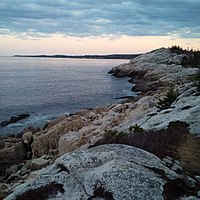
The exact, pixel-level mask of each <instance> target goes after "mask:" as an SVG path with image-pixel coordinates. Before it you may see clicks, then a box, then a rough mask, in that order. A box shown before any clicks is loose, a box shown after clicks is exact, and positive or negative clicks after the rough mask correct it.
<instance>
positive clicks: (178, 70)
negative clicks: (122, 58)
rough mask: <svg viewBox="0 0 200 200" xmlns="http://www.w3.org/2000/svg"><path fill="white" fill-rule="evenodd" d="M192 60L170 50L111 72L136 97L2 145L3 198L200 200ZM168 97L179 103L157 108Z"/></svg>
mask: <svg viewBox="0 0 200 200" xmlns="http://www.w3.org/2000/svg"><path fill="white" fill-rule="evenodd" d="M187 59H189V56H188V54H186V53H179V54H177V53H174V52H172V51H171V50H170V49H168V48H161V49H157V50H154V51H152V52H149V53H146V54H143V55H140V56H138V57H136V58H134V59H132V60H130V62H129V63H128V64H122V65H119V66H116V67H114V68H113V69H112V70H111V71H110V72H109V73H110V74H112V75H114V76H116V77H124V76H128V77H130V80H129V81H130V82H131V83H133V84H134V85H133V90H134V91H137V92H138V96H137V97H134V98H132V99H129V100H128V101H126V102H123V103H120V104H113V105H110V106H105V107H97V108H94V109H90V110H82V111H79V112H76V113H73V114H71V115H67V116H61V117H59V118H56V119H54V120H52V121H51V122H49V123H47V124H46V125H45V127H44V129H43V130H40V131H38V132H36V133H35V132H34V133H33V132H32V131H31V130H28V131H27V132H25V133H24V135H23V136H22V138H9V137H8V138H4V139H1V143H0V160H1V166H2V168H1V173H2V181H1V182H2V183H1V185H0V188H1V190H2V194H3V196H6V195H8V194H9V193H11V194H10V195H9V196H8V197H7V199H29V198H30V196H31V194H32V193H35V194H38V195H39V196H40V195H41V193H43V192H44V191H49V190H50V189H51V190H52V191H53V193H49V194H47V196H43V197H41V199H48V198H49V199H50V198H54V199H62V198H63V197H64V196H65V197H66V195H67V197H68V198H69V199H96V198H100V199H134V198H136V199H176V198H182V199H187V198H193V199H195V198H196V199H198V198H199V197H198V196H200V192H199V191H200V187H199V186H200V168H199V166H200V156H199V155H200V154H199V153H200V152H199V149H200V148H199V147H200V140H199V136H200V98H199V92H198V88H197V86H196V85H195V84H194V81H193V79H192V77H194V75H195V74H196V73H197V72H198V69H197V68H194V66H190V65H187V66H185V65H184V64H183V63H184V62H185V60H187ZM168 91H171V92H173V91H175V92H176V98H174V99H173V101H172V102H171V103H170V104H169V105H168V106H167V107H163V108H160V107H159V106H158V103H159V102H160V101H161V100H162V99H164V98H165V97H166V93H167V92H168ZM109 143H117V144H113V145H110V144H109ZM24 144H25V145H24ZM101 144H103V145H102V146H99V145H101ZM122 144H123V145H122ZM128 145H129V146H128ZM131 146H132V147H131ZM136 147H137V148H136ZM88 148H89V149H88ZM138 148H139V149H138ZM141 149H143V150H141ZM16 151H18V153H16ZM74 151H75V152H74ZM70 152H73V153H70ZM27 153H28V154H27ZM36 159H40V160H39V161H38V160H36ZM24 160H25V161H24ZM22 161H23V162H22ZM52 163H53V164H52ZM47 165H50V166H49V167H47V168H44V169H42V170H40V171H35V170H38V169H40V168H42V167H46V166H47ZM13 166H14V167H13ZM139 174H140V175H139ZM44 177H48V178H47V179H46V180H44ZM108 177H109V178H108ZM152 180H154V181H153V183H152V184H151V183H150V182H151V181H152ZM22 183H23V184H22ZM3 186H4V190H3V189H2V187H3ZM16 186H18V187H16ZM174 187H178V189H177V191H176V192H175V191H174V189H173V188H174ZM5 188H6V189H5ZM130 188H131V189H130ZM188 191H190V192H188ZM52 196H53V197H52ZM38 198H39V197H38Z"/></svg>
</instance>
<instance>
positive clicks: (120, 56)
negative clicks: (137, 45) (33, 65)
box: [14, 54, 141, 59]
mask: <svg viewBox="0 0 200 200" xmlns="http://www.w3.org/2000/svg"><path fill="white" fill-rule="evenodd" d="M139 55H141V54H110V55H74V56H72V55H14V57H31V58H76V59H77V58H78V59H132V58H135V57H137V56H139Z"/></svg>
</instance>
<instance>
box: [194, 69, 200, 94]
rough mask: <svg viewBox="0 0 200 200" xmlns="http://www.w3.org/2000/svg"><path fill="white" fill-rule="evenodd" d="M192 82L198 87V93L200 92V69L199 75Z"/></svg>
mask: <svg viewBox="0 0 200 200" xmlns="http://www.w3.org/2000/svg"><path fill="white" fill-rule="evenodd" d="M192 80H193V82H194V84H195V86H197V91H198V92H200V69H199V70H198V71H197V73H196V74H195V75H194V76H193V77H192Z"/></svg>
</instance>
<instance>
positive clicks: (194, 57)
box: [170, 45, 200, 68]
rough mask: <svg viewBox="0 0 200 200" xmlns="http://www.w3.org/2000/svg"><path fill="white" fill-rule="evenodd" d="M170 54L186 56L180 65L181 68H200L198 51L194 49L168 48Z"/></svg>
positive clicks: (199, 53)
mask: <svg viewBox="0 0 200 200" xmlns="http://www.w3.org/2000/svg"><path fill="white" fill-rule="evenodd" d="M170 50H171V52H172V53H176V54H186V55H188V57H185V58H184V60H183V62H182V65H183V66H192V67H199V68H200V51H199V50H195V49H189V48H187V49H183V48H181V47H180V46H176V45H174V46H172V47H171V48H170Z"/></svg>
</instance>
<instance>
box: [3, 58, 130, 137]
mask: <svg viewBox="0 0 200 200" xmlns="http://www.w3.org/2000/svg"><path fill="white" fill-rule="evenodd" d="M124 62H128V60H96V59H92V60H89V59H88V60H87V59H55V58H15V57H0V121H4V120H8V119H10V117H11V116H14V115H17V114H20V113H30V114H31V116H30V117H29V118H27V119H25V120H21V121H19V122H17V123H15V124H10V125H8V126H7V127H4V128H0V134H1V135H3V134H9V133H16V132H19V131H21V130H22V129H23V128H24V127H26V126H29V125H34V126H42V125H43V124H44V123H46V122H47V121H48V120H49V119H51V118H52V117H55V116H58V115H62V114H68V113H73V112H75V111H78V110H80V109H84V108H93V107H95V106H100V105H109V104H111V103H115V102H117V101H119V100H116V98H119V97H121V96H126V95H134V94H133V93H132V92H131V87H132V85H131V84H130V83H128V82H127V78H115V77H112V76H110V75H108V74H107V72H108V71H109V70H110V69H111V68H112V67H113V66H116V65H118V64H121V63H124Z"/></svg>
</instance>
